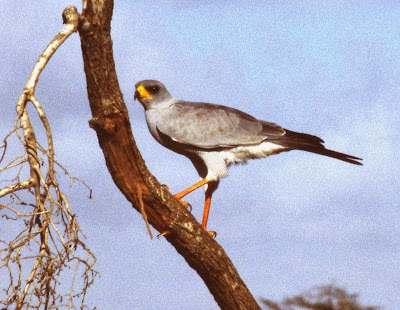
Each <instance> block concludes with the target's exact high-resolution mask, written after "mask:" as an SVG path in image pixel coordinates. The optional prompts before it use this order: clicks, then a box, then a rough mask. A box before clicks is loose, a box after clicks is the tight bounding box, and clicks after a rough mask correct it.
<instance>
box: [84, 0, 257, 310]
mask: <svg viewBox="0 0 400 310" xmlns="http://www.w3.org/2000/svg"><path fill="white" fill-rule="evenodd" d="M112 10H113V1H112V0H103V1H91V0H87V1H84V5H83V12H82V15H81V19H80V30H79V34H80V37H81V45H82V54H83V60H84V67H85V73H86V79H87V90H88V97H89V102H90V107H91V110H92V114H93V119H92V120H91V121H90V126H91V127H92V128H93V129H95V130H96V132H97V136H98V140H99V144H100V147H101V149H102V150H103V153H104V157H105V160H106V164H107V167H108V170H109V171H110V173H111V176H112V178H113V180H114V182H115V183H116V185H117V186H118V188H119V189H120V190H121V192H122V193H123V194H124V195H125V196H126V198H127V199H128V200H129V201H130V202H131V203H132V205H133V207H134V208H135V209H136V210H137V211H138V212H140V213H142V214H144V213H145V214H146V215H147V219H148V222H149V223H150V224H151V225H152V226H153V227H155V229H157V230H158V231H159V232H164V231H166V230H168V231H169V232H170V233H169V234H168V235H166V239H167V240H168V241H169V242H170V243H171V244H172V245H173V246H174V247H175V249H176V250H177V251H178V252H179V253H180V254H181V255H182V256H183V257H184V258H185V260H186V261H187V262H188V264H189V265H190V266H191V267H192V268H193V269H195V270H196V271H197V272H198V274H199V275H200V276H201V277H202V279H203V280H204V282H205V284H206V285H207V287H208V289H209V290H210V292H211V293H212V295H213V296H214V298H215V300H216V301H217V303H218V305H219V306H220V307H221V308H223V309H260V307H259V306H258V304H257V302H256V301H255V299H254V298H253V296H252V295H251V293H250V292H249V290H248V289H247V287H246V285H245V283H244V282H243V281H242V279H241V278H240V276H239V274H238V273H237V271H236V268H235V267H234V265H233V264H232V262H231V260H230V259H229V257H228V256H227V255H226V254H225V252H224V250H223V248H222V247H221V246H220V245H219V244H218V243H217V242H216V241H215V240H214V239H212V238H211V237H210V236H209V234H208V233H207V232H205V231H204V230H203V229H202V228H201V226H200V224H199V223H198V222H197V221H196V220H195V218H194V217H193V216H192V215H191V214H190V213H189V212H188V211H187V210H186V209H185V208H184V207H183V206H181V205H180V203H179V202H178V201H177V200H175V199H174V198H173V197H172V195H171V194H170V193H169V192H168V191H166V190H165V189H163V188H162V187H161V186H160V184H159V183H158V181H157V180H156V179H155V178H154V177H153V176H152V175H151V174H150V172H149V171H148V170H147V168H146V166H145V164H144V161H143V159H142V157H141V155H140V153H139V150H138V149H137V147H136V144H135V141H134V139H133V135H132V132H131V125H130V122H129V117H128V112H127V109H126V107H125V104H124V101H123V96H122V94H121V91H120V88H119V84H118V80H117V75H116V72H115V65H114V59H113V51H112V40H111V36H110V22H111V17H112ZM132 85H133V81H132ZM142 202H143V206H144V210H143V209H142V210H141V207H140V206H141V204H142ZM143 211H144V213H143Z"/></svg>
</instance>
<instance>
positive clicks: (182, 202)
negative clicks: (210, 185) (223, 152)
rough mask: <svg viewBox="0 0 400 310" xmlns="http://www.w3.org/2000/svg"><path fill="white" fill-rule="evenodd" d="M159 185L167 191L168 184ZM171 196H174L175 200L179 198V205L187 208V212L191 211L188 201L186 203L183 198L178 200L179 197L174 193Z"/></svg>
mask: <svg viewBox="0 0 400 310" xmlns="http://www.w3.org/2000/svg"><path fill="white" fill-rule="evenodd" d="M161 186H162V187H163V188H164V189H165V190H167V191H169V187H168V185H165V184H161ZM173 196H174V197H175V198H176V199H177V200H179V202H180V203H181V205H182V206H184V207H185V208H186V209H188V211H189V212H192V205H191V204H190V203H188V202H186V201H183V200H180V199H179V198H177V197H176V195H173Z"/></svg>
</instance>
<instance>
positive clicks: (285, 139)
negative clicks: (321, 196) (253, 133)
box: [271, 129, 362, 165]
mask: <svg viewBox="0 0 400 310" xmlns="http://www.w3.org/2000/svg"><path fill="white" fill-rule="evenodd" d="M285 131H286V134H285V135H284V136H282V137H280V138H279V139H276V140H273V141H271V142H273V143H276V144H279V145H282V146H286V147H288V148H290V149H293V150H302V151H307V152H311V153H316V154H320V155H324V156H328V157H332V158H336V159H339V160H342V161H345V162H348V163H351V164H354V165H362V163H360V162H359V161H360V160H362V158H359V157H355V156H352V155H348V154H344V153H340V152H336V151H332V150H328V149H326V148H325V146H324V145H323V144H322V143H324V140H322V139H320V138H318V137H316V136H313V135H309V134H305V133H299V132H294V131H290V130H287V129H285Z"/></svg>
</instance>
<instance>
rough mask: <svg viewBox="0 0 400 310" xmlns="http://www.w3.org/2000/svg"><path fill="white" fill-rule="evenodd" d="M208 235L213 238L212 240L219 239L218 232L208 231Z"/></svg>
mask: <svg viewBox="0 0 400 310" xmlns="http://www.w3.org/2000/svg"><path fill="white" fill-rule="evenodd" d="M207 232H208V234H209V235H210V236H211V237H212V238H214V239H215V238H217V232H216V231H214V230H207Z"/></svg>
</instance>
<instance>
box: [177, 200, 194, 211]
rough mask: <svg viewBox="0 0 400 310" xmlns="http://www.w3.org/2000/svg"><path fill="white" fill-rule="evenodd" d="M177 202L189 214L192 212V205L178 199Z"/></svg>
mask: <svg viewBox="0 0 400 310" xmlns="http://www.w3.org/2000/svg"><path fill="white" fill-rule="evenodd" d="M175 198H176V197H175ZM178 201H179V202H180V203H181V205H182V206H184V207H185V208H186V209H188V211H189V212H192V205H191V204H190V203H188V202H187V201H183V200H180V199H178Z"/></svg>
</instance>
